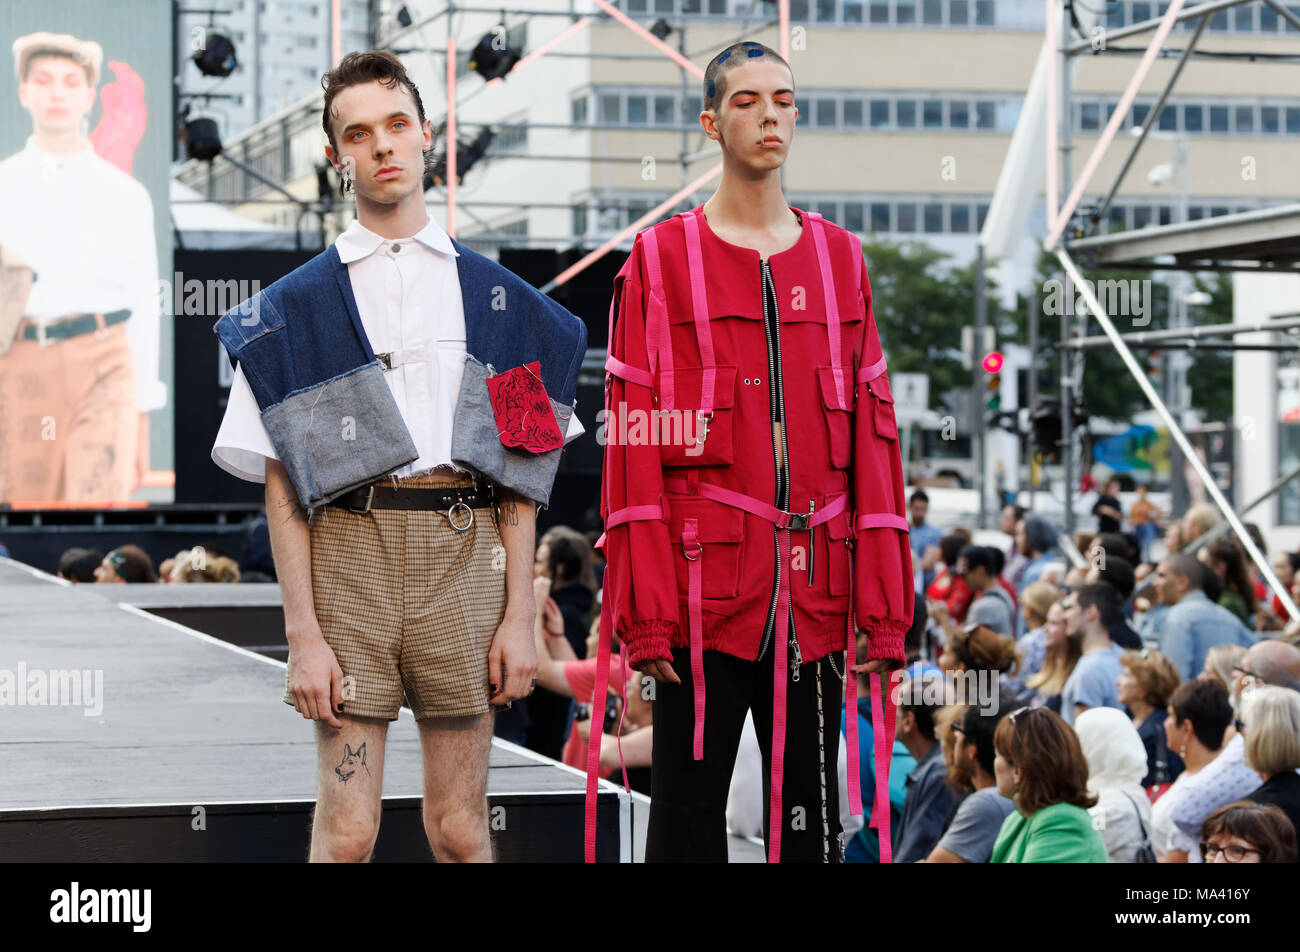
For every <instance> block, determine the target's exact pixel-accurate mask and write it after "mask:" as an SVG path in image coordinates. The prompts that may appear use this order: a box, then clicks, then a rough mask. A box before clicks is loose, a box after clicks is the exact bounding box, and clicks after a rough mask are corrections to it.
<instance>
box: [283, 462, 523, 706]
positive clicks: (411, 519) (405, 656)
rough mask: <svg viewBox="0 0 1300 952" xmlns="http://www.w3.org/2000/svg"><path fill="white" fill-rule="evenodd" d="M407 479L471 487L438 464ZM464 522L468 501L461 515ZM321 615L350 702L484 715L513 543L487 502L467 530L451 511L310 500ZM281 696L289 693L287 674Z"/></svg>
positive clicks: (289, 700)
mask: <svg viewBox="0 0 1300 952" xmlns="http://www.w3.org/2000/svg"><path fill="white" fill-rule="evenodd" d="M385 482H387V483H389V484H390V485H399V486H403V487H427V486H470V485H473V478H472V477H471V476H469V475H462V474H458V473H454V472H452V471H449V470H446V469H441V470H435V471H433V472H430V473H424V474H420V475H418V476H411V477H407V478H403V479H398V480H395V481H392V482H389V481H385ZM455 520H456V524H457V525H461V524H463V523H464V521H465V516H464V510H463V509H458V510H457V511H456V514H455ZM310 526H311V575H312V596H313V598H314V599H315V603H316V618H317V620H318V621H319V622H320V628H321V633H322V634H323V635H324V636H325V641H326V643H327V644H328V645H329V646H330V648H331V649H333V651H334V655H335V657H337V658H338V662H339V667H340V668H342V669H343V677H344V683H343V697H344V700H343V713H345V714H352V715H356V716H359V717H382V718H387V719H388V720H390V721H391V720H396V719H397V712H398V709H399V708H400V707H401V706H402V692H403V691H405V692H406V699H407V702H408V703H409V704H410V707H411V710H412V711H413V712H414V714H415V716H416V718H417V719H420V718H426V717H461V716H466V715H474V714H484V713H486V712H487V711H489V710H491V705H490V704H489V703H488V697H489V688H488V664H487V659H488V651H489V649H490V648H491V646H492V638H493V636H494V635H495V634H496V629H497V626H498V625H499V624H500V623H501V619H502V618H503V617H504V615H505V606H506V589H505V547H504V546H503V545H502V543H501V533H500V530H499V529H498V528H497V523H496V520H495V519H494V518H493V512H492V510H491V509H475V510H474V522H473V524H472V525H471V526H470V527H469V528H468V529H467V530H465V531H464V532H461V531H458V530H457V529H455V528H453V527H452V525H451V522H450V521H449V520H448V515H447V511H446V510H401V509H371V510H370V511H369V512H366V513H356V512H352V511H351V510H348V509H345V508H343V507H340V506H321V507H319V508H317V509H314V510H312V513H311V517H310ZM284 702H285V703H286V704H290V705H292V704H293V696H292V695H291V694H290V693H289V687H288V672H287V671H286V673H285V692H284Z"/></svg>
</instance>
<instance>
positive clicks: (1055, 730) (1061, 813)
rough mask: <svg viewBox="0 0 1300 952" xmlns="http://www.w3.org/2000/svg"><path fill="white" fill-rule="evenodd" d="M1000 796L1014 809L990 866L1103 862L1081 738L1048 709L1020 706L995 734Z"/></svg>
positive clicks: (994, 746)
mask: <svg viewBox="0 0 1300 952" xmlns="http://www.w3.org/2000/svg"><path fill="white" fill-rule="evenodd" d="M993 750H994V753H995V757H994V758H993V774H994V776H995V777H996V779H997V784H998V793H1000V794H1002V795H1003V796H1004V797H1009V798H1010V799H1011V800H1013V801H1014V802H1015V804H1016V809H1015V810H1013V811H1012V812H1011V813H1010V815H1008V816H1007V818H1006V820H1005V821H1004V822H1003V824H1002V830H1001V832H1000V833H998V838H997V841H996V842H995V843H994V844H993V859H992V862H994V863H1104V862H1106V859H1107V857H1106V846H1105V844H1104V843H1103V842H1102V839H1101V834H1099V833H1098V832H1097V831H1096V830H1095V829H1093V827H1092V817H1091V816H1090V815H1089V814H1088V807H1091V806H1093V805H1095V804H1096V802H1097V798H1096V797H1093V796H1089V795H1088V762H1087V760H1085V759H1084V756H1083V749H1082V748H1081V747H1080V746H1079V738H1078V737H1076V736H1075V733H1074V731H1073V730H1071V729H1070V726H1069V725H1068V724H1066V723H1065V721H1063V720H1062V719H1061V718H1060V716H1058V715H1056V714H1053V713H1052V712H1051V711H1049V710H1047V709H1046V708H1035V709H1033V710H1030V709H1029V708H1026V707H1022V708H1020V710H1018V711H1014V712H1012V713H1011V714H1009V715H1008V716H1006V717H1004V718H1003V719H1002V722H1001V723H1000V724H998V729H997V732H996V733H995V734H994V735H993Z"/></svg>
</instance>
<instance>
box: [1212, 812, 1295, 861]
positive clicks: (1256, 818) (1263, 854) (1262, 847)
mask: <svg viewBox="0 0 1300 952" xmlns="http://www.w3.org/2000/svg"><path fill="white" fill-rule="evenodd" d="M1201 858H1202V860H1203V861H1204V862H1206V863H1294V862H1295V861H1296V831H1295V826H1294V825H1293V824H1292V823H1291V821H1290V820H1288V819H1287V817H1286V814H1285V813H1283V812H1282V811H1281V810H1279V809H1278V808H1277V807H1275V806H1273V805H1272V804H1264V803H1252V802H1250V801H1248V800H1238V801H1237V802H1236V803H1229V804H1226V805H1224V806H1221V807H1219V809H1217V810H1215V811H1214V812H1213V813H1211V814H1210V815H1209V817H1207V818H1206V820H1205V825H1204V826H1203V827H1202V828H1201Z"/></svg>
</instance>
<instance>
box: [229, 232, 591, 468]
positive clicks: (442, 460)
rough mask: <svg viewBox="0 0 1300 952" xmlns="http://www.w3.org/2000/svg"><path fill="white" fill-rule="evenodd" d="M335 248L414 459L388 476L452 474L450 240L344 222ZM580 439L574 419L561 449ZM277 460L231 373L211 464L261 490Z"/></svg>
mask: <svg viewBox="0 0 1300 952" xmlns="http://www.w3.org/2000/svg"><path fill="white" fill-rule="evenodd" d="M334 245H335V247H336V248H337V249H338V254H339V259H340V260H341V261H342V262H343V263H344V264H345V265H347V268H348V278H349V279H350V280H351V282H352V293H353V296H354V297H355V298H356V302H357V311H358V313H359V314H360V316H361V325H362V327H363V328H364V329H365V332H366V337H367V338H369V340H370V347H371V349H372V350H373V351H374V352H375V353H377V354H378V353H392V354H393V363H394V367H393V369H392V370H386V371H385V372H384V379H385V380H387V381H388V387H389V389H390V390H391V391H392V393H393V399H394V400H395V401H396V402H397V408H398V410H399V411H400V412H401V414H402V422H404V423H405V424H406V428H407V430H408V431H410V434H411V439H412V440H413V441H414V442H415V448H416V451H417V452H418V453H419V454H420V455H419V458H417V459H416V460H415V461H414V462H412V463H408V464H407V465H406V466H403V467H401V468H400V469H397V470H394V475H397V476H410V475H412V474H414V473H421V472H424V471H426V470H429V469H432V468H433V467H435V466H453V465H454V464H453V463H452V461H451V426H452V417H453V414H454V413H455V409H456V399H457V397H458V395H459V394H460V382H461V377H462V376H463V374H464V368H465V354H466V350H465V310H464V305H463V303H462V301H461V295H460V279H459V277H458V272H457V270H456V257H457V254H456V249H455V248H454V247H453V246H452V243H451V239H450V238H449V237H447V233H446V232H445V231H443V229H442V227H441V226H440V225H439V224H438V223H437V222H436V221H434V220H433V219H432V218H430V219H429V223H428V224H427V225H425V226H424V228H422V229H421V230H420V231H419V232H418V233H416V234H415V235H414V236H413V237H411V238H400V239H388V238H383V237H381V236H379V235H376V234H375V233H374V232H372V231H370V230H369V229H367V228H365V227H363V226H362V225H361V223H360V222H357V221H353V222H352V224H351V225H349V226H348V228H347V230H346V231H344V232H343V233H342V234H341V235H339V236H338V238H337V239H336V240H335V242H334ZM399 360H400V361H401V363H400V364H399V363H398V361H399ZM584 432H585V428H584V427H583V425H582V424H581V423H580V422H578V415H577V413H574V415H573V416H572V417H571V418H570V419H569V429H568V432H567V433H566V434H565V437H564V442H565V443H569V442H571V441H573V440H575V439H577V438H578V437H579V436H581V435H582V434H583V433H584ZM278 458H279V457H278V456H277V455H276V452H275V448H274V447H273V446H272V445H271V439H270V437H269V436H268V435H267V432H266V427H265V426H263V424H262V417H261V411H260V409H259V408H258V406H257V400H256V399H255V398H254V397H253V391H252V390H251V389H250V388H249V386H248V380H247V378H245V376H244V371H243V368H242V367H239V368H237V369H236V371H235V376H234V380H233V382H232V383H231V386H230V400H229V402H228V403H227V405H226V414H225V417H224V418H223V419H222V421H221V429H220V430H219V431H218V432H217V439H216V443H215V444H214V445H213V447H212V460H213V462H215V463H216V464H217V465H218V466H220V467H221V468H222V469H224V470H225V471H226V472H228V473H230V474H231V475H234V476H238V477H239V478H240V479H247V480H251V481H252V482H259V483H260V482H265V481H266V461H267V460H268V459H278ZM455 468H457V469H459V468H460V467H455Z"/></svg>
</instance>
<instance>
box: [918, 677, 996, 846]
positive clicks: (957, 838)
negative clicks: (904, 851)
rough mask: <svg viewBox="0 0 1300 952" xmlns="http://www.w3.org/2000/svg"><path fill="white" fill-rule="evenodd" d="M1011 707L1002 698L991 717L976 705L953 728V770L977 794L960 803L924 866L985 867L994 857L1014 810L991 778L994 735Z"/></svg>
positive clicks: (963, 714) (966, 711)
mask: <svg viewBox="0 0 1300 952" xmlns="http://www.w3.org/2000/svg"><path fill="white" fill-rule="evenodd" d="M1013 703H1014V702H1013V701H1012V698H1011V697H1010V696H1009V695H1006V694H1003V696H1002V697H1001V698H999V703H998V706H997V708H996V709H995V710H994V711H992V712H991V713H986V712H985V711H984V710H983V709H981V708H979V707H976V706H974V705H972V706H970V707H968V708H966V710H965V711H964V712H963V713H962V715H961V717H959V718H958V719H957V720H956V721H955V722H954V723H953V725H952V730H953V733H954V734H955V735H956V743H955V744H954V746H953V762H954V766H955V767H956V768H957V769H958V770H960V771H961V772H963V773H964V774H965V775H967V776H969V777H970V778H971V783H972V785H973V786H974V787H975V791H974V792H973V793H971V794H969V795H968V796H966V797H965V798H964V799H963V800H962V801H961V804H960V805H959V806H958V807H957V812H956V813H955V814H954V815H953V818H952V822H951V823H949V824H948V829H946V830H944V833H943V836H942V837H940V839H939V842H938V843H936V844H935V847H934V849H932V850H931V851H930V855H929V857H928V858H927V859H926V862H930V863H987V862H988V861H989V857H991V856H992V855H993V844H994V843H995V842H996V841H997V838H998V833H999V832H1001V830H1002V824H1003V822H1004V821H1005V820H1006V818H1007V817H1008V816H1009V815H1010V814H1011V812H1012V811H1013V810H1015V808H1016V805H1015V804H1014V803H1013V802H1012V801H1011V800H1010V798H1008V797H1006V796H1003V795H1002V793H1000V792H999V791H998V785H997V778H996V777H995V776H994V774H993V761H994V758H995V756H996V754H995V753H994V750H993V735H994V733H995V732H996V731H997V726H998V723H999V722H1000V721H1001V720H1002V718H1003V717H1005V716H1006V714H1007V712H1008V711H1009V710H1011V707H1012V704H1013Z"/></svg>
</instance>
